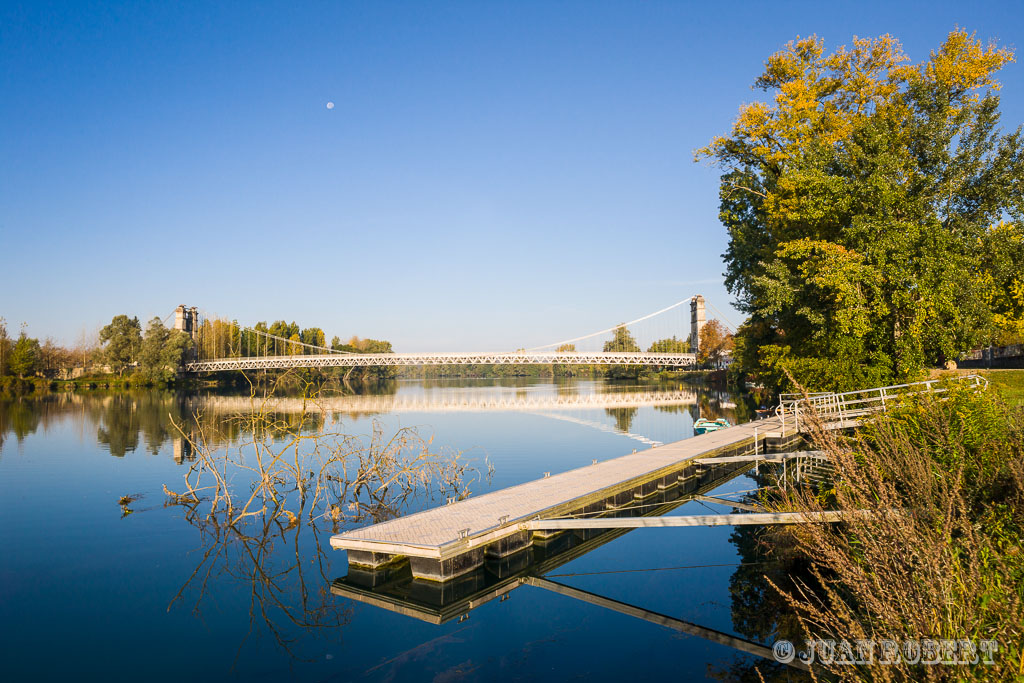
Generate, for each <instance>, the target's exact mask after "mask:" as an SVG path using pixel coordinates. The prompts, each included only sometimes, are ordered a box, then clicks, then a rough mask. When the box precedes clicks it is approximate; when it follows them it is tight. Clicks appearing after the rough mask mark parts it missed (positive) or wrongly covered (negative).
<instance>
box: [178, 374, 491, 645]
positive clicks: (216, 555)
mask: <svg viewBox="0 0 1024 683" xmlns="http://www.w3.org/2000/svg"><path fill="white" fill-rule="evenodd" d="M275 388H276V386H275V387H272V388H271V390H270V391H268V392H267V393H266V394H263V395H258V394H257V390H256V388H255V387H253V388H252V389H251V391H250V410H249V412H248V413H246V414H244V415H240V416H237V417H235V418H231V420H232V423H231V424H228V425H217V424H215V423H213V422H211V421H208V420H203V419H200V416H199V415H195V416H194V420H193V421H190V423H189V424H187V425H185V424H175V427H177V429H178V431H179V432H180V433H181V435H182V438H184V439H186V440H187V441H188V442H189V444H190V445H191V447H192V450H193V452H194V456H195V457H194V460H192V462H191V464H190V466H189V469H188V470H187V472H186V473H185V476H184V489H183V490H182V492H181V493H177V492H175V491H172V490H171V489H169V488H168V487H167V486H164V490H165V492H166V494H167V496H168V504H170V505H176V506H181V507H182V508H184V517H185V520H186V521H187V522H188V523H189V524H190V525H191V526H193V527H194V528H195V529H196V530H197V531H198V534H199V539H200V544H201V548H202V553H201V556H200V559H199V561H198V563H197V565H196V567H195V569H194V570H193V571H192V573H191V574H190V575H189V576H188V578H187V579H186V580H185V582H184V584H183V585H182V586H181V589H180V590H179V591H178V593H177V595H175V596H174V598H173V599H172V600H171V603H170V605H168V610H170V609H171V608H172V606H173V605H174V604H175V603H177V602H179V601H185V600H190V601H191V602H192V611H193V612H194V613H196V614H199V613H201V608H202V605H203V602H204V600H205V599H206V597H207V596H208V595H209V594H214V595H216V594H217V593H218V592H219V588H220V585H219V583H224V582H227V583H233V584H239V583H240V584H242V585H243V586H244V587H245V589H246V590H247V591H248V596H249V629H248V631H247V632H246V634H245V636H244V637H243V638H242V640H241V642H240V643H239V647H238V650H237V654H236V659H237V657H238V656H240V655H241V653H242V649H243V646H244V645H245V643H246V642H247V640H248V639H249V637H250V635H252V634H253V633H254V632H255V630H256V627H257V626H262V627H263V628H265V631H266V633H267V634H269V635H270V636H272V637H273V639H274V641H275V642H276V643H277V645H278V646H279V647H280V648H282V649H283V650H284V651H286V652H287V653H288V654H289V655H290V656H291V657H293V658H296V659H306V660H310V661H314V660H317V659H318V658H319V657H322V654H314V650H313V648H314V646H316V645H318V644H320V645H322V646H323V647H324V648H327V647H330V643H331V642H332V641H336V640H337V637H338V635H337V631H338V629H339V628H341V627H342V626H344V625H345V624H346V623H347V622H348V620H349V618H350V615H351V605H349V604H348V603H347V602H344V601H338V600H337V599H335V598H333V596H332V595H331V594H330V590H329V586H330V577H329V574H328V571H329V567H330V558H329V556H328V554H327V551H328V550H329V548H325V547H324V544H323V543H322V535H323V533H324V532H325V531H326V530H327V529H330V530H333V531H337V530H338V528H339V527H340V526H341V525H343V524H352V523H360V522H364V521H367V520H372V521H380V520H383V519H388V518H391V517H395V516H398V515H400V514H402V512H403V511H404V510H406V509H407V508H409V507H411V506H414V505H415V504H416V502H417V501H419V502H422V500H423V499H432V498H435V497H444V498H451V497H465V496H467V495H469V485H470V483H471V480H472V479H473V477H474V475H475V474H476V470H475V469H474V468H472V467H471V466H470V464H469V463H468V462H467V461H465V460H463V459H462V457H461V454H460V453H457V452H444V451H438V450H436V449H434V448H432V443H431V440H430V439H424V438H422V437H421V436H420V435H419V434H418V433H417V432H416V430H415V429H411V428H402V429H399V430H397V431H396V432H394V433H392V434H390V435H388V434H387V433H386V432H385V430H384V428H383V427H382V426H381V425H380V423H376V422H375V423H374V426H373V429H372V432H371V434H369V435H363V436H353V435H347V434H343V433H341V432H337V431H333V430H332V429H330V428H329V425H330V424H331V417H330V415H329V414H328V413H327V411H326V410H325V409H324V407H323V405H322V404H321V403H319V401H318V400H317V397H316V396H309V397H307V398H306V399H305V400H304V402H303V406H302V409H301V411H300V412H299V413H298V414H291V415H286V414H283V413H280V412H278V411H276V409H275V404H274V399H273V392H274V389H275ZM172 422H173V418H172ZM224 427H226V428H224ZM223 434H229V435H231V439H232V442H230V443H225V441H224V439H223V438H222V435H223ZM321 527H323V528H321Z"/></svg>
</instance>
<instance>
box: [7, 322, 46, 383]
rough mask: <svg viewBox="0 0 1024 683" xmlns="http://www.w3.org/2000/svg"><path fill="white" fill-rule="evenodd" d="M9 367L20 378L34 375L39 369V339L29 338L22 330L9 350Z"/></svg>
mask: <svg viewBox="0 0 1024 683" xmlns="http://www.w3.org/2000/svg"><path fill="white" fill-rule="evenodd" d="M10 368H11V372H12V373H14V374H15V375H17V376H18V377H21V378H24V377H25V376H26V375H30V376H31V375H34V374H35V373H36V370H38V369H39V340H38V339H31V338H29V337H28V336H27V335H26V334H25V333H24V332H22V333H21V335H20V336H19V337H18V341H17V343H15V345H14V349H13V350H12V351H11V361H10Z"/></svg>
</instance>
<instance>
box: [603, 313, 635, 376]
mask: <svg viewBox="0 0 1024 683" xmlns="http://www.w3.org/2000/svg"><path fill="white" fill-rule="evenodd" d="M604 351H605V352H606V353H608V352H616V353H630V352H632V353H636V352H639V351H640V345H639V344H637V343H636V339H634V338H633V335H632V334H631V333H630V331H629V328H627V327H626V326H625V325H619V326H618V327H616V328H615V332H613V333H612V338H611V339H609V340H608V341H606V342H605V343H604ZM642 369H643V368H642V366H640V365H610V366H608V371H607V374H608V376H609V377H611V378H613V379H635V378H637V377H639V376H640V371H641V370H642Z"/></svg>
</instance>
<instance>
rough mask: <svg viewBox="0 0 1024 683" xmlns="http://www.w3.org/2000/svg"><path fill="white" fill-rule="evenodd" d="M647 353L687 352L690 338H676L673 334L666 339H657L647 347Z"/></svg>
mask: <svg viewBox="0 0 1024 683" xmlns="http://www.w3.org/2000/svg"><path fill="white" fill-rule="evenodd" d="M647 352H648V353H689V352H690V338H689V337H687V338H686V339H677V338H676V336H675V335H672V337H670V338H668V339H659V340H658V341H656V342H654V343H653V344H651V346H650V348H648V349H647Z"/></svg>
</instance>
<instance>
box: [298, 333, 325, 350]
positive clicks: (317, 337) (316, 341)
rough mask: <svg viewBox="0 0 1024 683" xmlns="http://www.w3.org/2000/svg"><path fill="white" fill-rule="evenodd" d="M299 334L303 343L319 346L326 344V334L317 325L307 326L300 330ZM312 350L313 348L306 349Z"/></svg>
mask: <svg viewBox="0 0 1024 683" xmlns="http://www.w3.org/2000/svg"><path fill="white" fill-rule="evenodd" d="M299 336H300V338H301V339H302V343H303V344H309V345H310V346H320V347H324V346H327V336H326V335H325V334H324V331H323V330H321V329H320V328H319V327H307V328H306V329H304V330H302V333H301V334H300V335H299ZM313 352H314V349H306V353H313Z"/></svg>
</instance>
